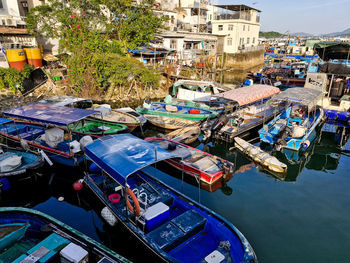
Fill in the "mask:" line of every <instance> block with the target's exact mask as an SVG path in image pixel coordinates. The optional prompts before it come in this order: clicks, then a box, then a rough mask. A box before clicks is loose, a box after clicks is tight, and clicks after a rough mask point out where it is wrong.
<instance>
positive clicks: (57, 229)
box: [0, 207, 130, 263]
mask: <svg viewBox="0 0 350 263" xmlns="http://www.w3.org/2000/svg"><path fill="white" fill-rule="evenodd" d="M100 260H101V261H100ZM0 261H1V262H14V263H20V262H104V263H117V262H130V261H128V260H127V259H125V258H123V257H122V256H120V255H119V254H117V253H115V252H113V251H112V250H110V249H108V248H107V247H105V246H103V245H101V244H100V243H98V242H96V241H94V240H93V239H91V238H90V237H88V236H86V235H84V234H82V233H80V232H79V231H77V230H75V229H73V228H71V227H69V226H67V225H66V224H64V223H62V222H60V221H58V220H56V219H54V218H52V217H50V216H48V215H45V214H43V213H41V212H39V211H36V210H32V209H28V208H21V207H1V208H0Z"/></svg>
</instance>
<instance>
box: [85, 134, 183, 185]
mask: <svg viewBox="0 0 350 263" xmlns="http://www.w3.org/2000/svg"><path fill="white" fill-rule="evenodd" d="M85 154H86V156H87V157H89V158H90V159H91V160H92V161H93V162H94V163H95V164H96V165H97V166H99V167H100V168H101V169H102V170H104V171H105V172H106V173H108V174H109V175H110V176H112V177H113V178H114V179H115V180H116V181H117V182H119V183H120V184H121V185H122V186H126V181H127V178H128V176H129V175H131V174H133V173H135V172H136V171H138V170H140V169H142V168H144V167H146V166H149V165H151V164H153V163H156V162H159V161H162V160H166V159H170V158H174V157H179V156H176V155H174V154H171V153H169V152H168V151H167V150H165V149H162V148H160V147H157V145H156V144H153V143H150V142H146V141H144V140H141V139H139V138H137V137H135V136H133V135H131V134H117V135H111V136H104V137H101V138H99V139H97V140H95V141H94V142H93V143H91V144H89V145H88V146H86V147H85Z"/></svg>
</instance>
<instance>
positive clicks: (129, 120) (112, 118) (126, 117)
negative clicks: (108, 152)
mask: <svg viewBox="0 0 350 263" xmlns="http://www.w3.org/2000/svg"><path fill="white" fill-rule="evenodd" d="M101 108H102V110H104V109H105V107H103V105H101V106H100V105H94V107H93V109H94V110H97V111H99V109H101ZM103 108H104V109H103ZM107 110H108V111H107V112H104V111H103V112H101V114H96V115H94V118H95V119H98V120H103V121H104V122H106V123H110V124H123V125H125V126H127V127H128V128H129V130H130V131H133V130H134V129H135V128H137V127H140V125H141V122H140V121H139V120H138V119H137V118H136V117H135V116H133V115H131V114H129V113H126V112H123V111H119V110H116V109H110V108H108V109H107Z"/></svg>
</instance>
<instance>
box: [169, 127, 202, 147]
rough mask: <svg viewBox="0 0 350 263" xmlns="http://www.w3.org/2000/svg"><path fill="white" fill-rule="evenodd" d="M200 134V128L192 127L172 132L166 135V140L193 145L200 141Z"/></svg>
mask: <svg viewBox="0 0 350 263" xmlns="http://www.w3.org/2000/svg"><path fill="white" fill-rule="evenodd" d="M200 134H201V129H200V128H199V127H198V126H190V127H185V128H182V129H177V130H175V131H172V132H170V133H168V134H167V135H166V138H167V139H169V140H173V141H177V142H181V143H184V144H191V143H193V142H195V141H196V140H197V139H198V137H199V135H200Z"/></svg>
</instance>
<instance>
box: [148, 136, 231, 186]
mask: <svg viewBox="0 0 350 263" xmlns="http://www.w3.org/2000/svg"><path fill="white" fill-rule="evenodd" d="M145 141H148V142H151V143H154V144H156V145H158V146H159V147H160V148H162V149H164V150H166V151H168V152H170V153H172V154H174V155H176V156H178V157H179V158H174V159H168V160H166V162H167V163H168V164H170V165H171V166H173V167H175V168H177V169H179V170H181V171H182V170H183V171H184V172H185V173H187V174H189V175H192V176H195V177H198V178H200V180H201V181H203V182H205V183H207V184H213V183H215V182H216V181H217V180H218V179H220V178H222V177H228V176H230V175H232V174H233V170H232V169H233V164H232V163H231V162H228V161H226V160H223V159H221V158H219V157H217V156H213V155H211V154H209V153H206V152H203V151H201V150H199V149H196V148H192V147H190V146H188V145H185V144H182V143H179V142H176V141H172V140H167V139H163V138H153V137H148V138H146V139H145Z"/></svg>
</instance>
